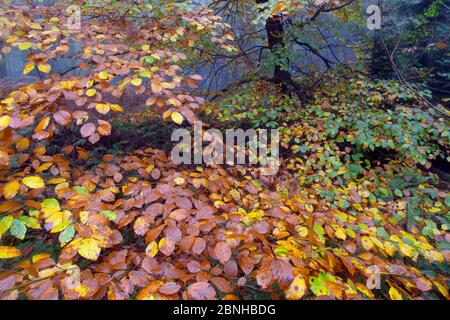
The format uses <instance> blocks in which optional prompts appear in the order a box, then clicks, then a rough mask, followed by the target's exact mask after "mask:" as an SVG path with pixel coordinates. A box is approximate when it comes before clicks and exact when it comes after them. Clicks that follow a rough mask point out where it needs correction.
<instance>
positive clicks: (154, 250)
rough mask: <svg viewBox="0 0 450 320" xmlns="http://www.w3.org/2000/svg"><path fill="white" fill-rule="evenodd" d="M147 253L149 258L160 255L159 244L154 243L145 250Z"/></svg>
mask: <svg viewBox="0 0 450 320" xmlns="http://www.w3.org/2000/svg"><path fill="white" fill-rule="evenodd" d="M145 253H146V254H147V256H149V257H152V258H153V257H154V256H156V254H157V253H158V244H157V243H156V241H152V242H150V243H149V244H148V246H147V248H146V249H145Z"/></svg>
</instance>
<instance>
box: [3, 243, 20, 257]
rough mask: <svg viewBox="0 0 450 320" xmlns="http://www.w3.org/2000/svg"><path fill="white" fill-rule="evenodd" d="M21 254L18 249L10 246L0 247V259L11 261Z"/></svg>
mask: <svg viewBox="0 0 450 320" xmlns="http://www.w3.org/2000/svg"><path fill="white" fill-rule="evenodd" d="M21 255H22V253H21V252H20V250H19V249H17V248H14V247H11V246H0V259H11V258H17V257H20V256H21Z"/></svg>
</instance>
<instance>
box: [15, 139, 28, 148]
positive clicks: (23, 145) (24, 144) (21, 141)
mask: <svg viewBox="0 0 450 320" xmlns="http://www.w3.org/2000/svg"><path fill="white" fill-rule="evenodd" d="M29 146H30V140H29V139H28V138H20V139H19V141H17V142H16V148H17V150H18V151H23V150H25V149H27V148H28V147H29Z"/></svg>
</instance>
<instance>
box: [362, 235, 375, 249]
mask: <svg viewBox="0 0 450 320" xmlns="http://www.w3.org/2000/svg"><path fill="white" fill-rule="evenodd" d="M361 244H362V246H363V247H364V249H366V250H370V249H372V248H373V243H372V240H370V238H369V237H366V236H364V237H361Z"/></svg>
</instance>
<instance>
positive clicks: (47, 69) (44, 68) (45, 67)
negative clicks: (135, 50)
mask: <svg viewBox="0 0 450 320" xmlns="http://www.w3.org/2000/svg"><path fill="white" fill-rule="evenodd" d="M38 69H39V71H41V72H44V73H49V72H50V70H52V67H51V66H50V65H49V64H40V65H38Z"/></svg>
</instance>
